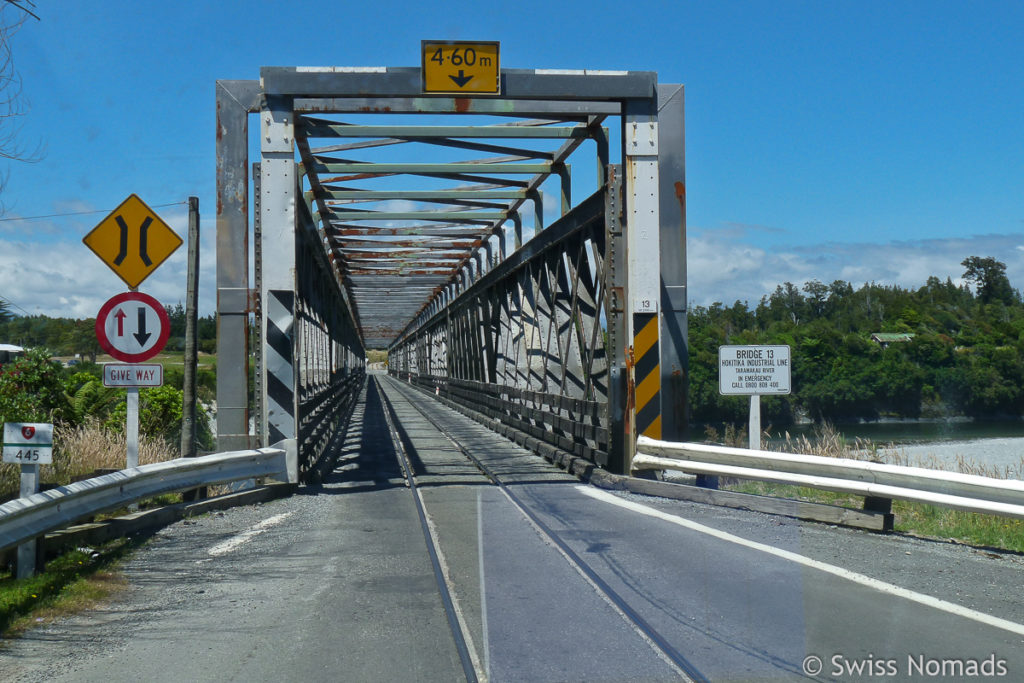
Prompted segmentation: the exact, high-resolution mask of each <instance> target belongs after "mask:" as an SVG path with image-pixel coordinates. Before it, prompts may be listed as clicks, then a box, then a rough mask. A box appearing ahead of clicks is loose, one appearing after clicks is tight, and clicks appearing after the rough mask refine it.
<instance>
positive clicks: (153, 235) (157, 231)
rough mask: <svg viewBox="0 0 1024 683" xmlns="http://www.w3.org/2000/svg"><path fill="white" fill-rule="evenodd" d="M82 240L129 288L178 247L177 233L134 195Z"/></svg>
mask: <svg viewBox="0 0 1024 683" xmlns="http://www.w3.org/2000/svg"><path fill="white" fill-rule="evenodd" d="M82 241H83V242H85V246H87V247H89V248H90V249H92V250H93V252H94V253H95V254H96V255H97V256H99V257H100V260H101V261H103V262H104V263H106V264H107V265H108V266H109V267H110V269H111V270H112V271H114V273H116V274H117V276H118V277H119V278H121V279H122V280H124V281H125V284H127V285H128V286H129V287H131V288H132V289H134V288H136V287H138V286H139V283H141V282H142V281H143V280H145V279H146V278H147V277H149V276H150V275H151V274H152V273H153V271H154V270H156V269H157V268H158V267H159V266H160V264H161V263H163V262H164V261H165V260H166V259H167V257H168V256H170V255H171V254H173V253H174V251H175V250H176V249H177V248H178V247H180V246H181V238H180V237H178V234H177V233H176V232H174V230H172V229H171V227H170V226H169V225H167V223H164V222H163V220H161V219H160V217H159V216H157V215H156V213H155V212H154V211H153V209H151V208H149V207H148V206H146V203H145V202H144V201H142V200H141V199H139V197H138V196H137V195H134V194H133V195H130V196H129V197H128V199H126V200H124V201H123V202H121V206H119V207H117V208H116V209H114V210H113V211H112V212H111V213H110V215H109V216H107V217H106V218H104V219H103V220H102V221H100V224H99V225H97V226H96V227H95V228H93V229H92V232H90V233H89V234H88V235H86V236H85V237H84V238H83V239H82Z"/></svg>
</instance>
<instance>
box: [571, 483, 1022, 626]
mask: <svg viewBox="0 0 1024 683" xmlns="http://www.w3.org/2000/svg"><path fill="white" fill-rule="evenodd" d="M576 489H577V490H578V491H580V492H581V493H583V494H584V495H587V496H590V497H591V498H595V499H597V500H601V501H604V502H606V503H610V504H612V505H617V506H619V507H622V508H625V509H627V510H632V511H633V512H638V513H640V514H642V515H647V516H648V517H654V518H655V519H660V520H663V521H666V522H670V523H672V524H676V525H678V526H681V527H684V528H687V529H690V530H692V531H697V532H699V533H702V534H707V535H708V536H713V537H714V538H718V539H720V540H723V541H727V542H729V543H735V544H736V545H741V546H744V547H746V548H750V549H752V550H759V551H761V552H763V553H767V554H769V555H774V556H775V557H779V558H782V559H784V560H789V561H790V562H795V563H797V564H800V565H803V566H805V567H810V568H811V569H817V570H818V571H822V572H825V573H826V574H832V575H833V576H837V577H839V578H841V579H846V580H847V581H852V582H853V583H857V584H860V585H862V586H866V587H868V588H873V589H875V590H877V591H879V592H881V593H886V594H888V595H894V596H896V597H900V598H904V599H906V600H910V601H912V602H916V603H918V604H920V605H924V606H926V607H931V608H933V609H937V610H941V611H943V612H947V613H949V614H953V615H956V616H958V617H963V618H965V619H971V620H972V621H976V622H978V623H981V624H985V625H987V626H992V627H994V628H998V629H1001V630H1004V631H1009V632H1010V633H1015V634H1017V635H1021V636H1024V625H1022V624H1018V623H1016V622H1013V621H1009V620H1007V619H1002V618H1000V617H996V616H993V615H991V614H986V613H984V612H979V611H977V610H973V609H970V608H968V607H963V606H961V605H957V604H954V603H952V602H947V601H945V600H941V599H939V598H935V597H932V596H930V595H925V594H924V593H917V592H915V591H912V590H909V589H906V588H901V587H899V586H896V585H894V584H891V583H887V582H885V581H879V580H878V579H873V578H871V577H870V576H865V575H864V574H858V573H857V572H852V571H850V570H848V569H843V568H842V567H837V566H835V565H832V564H828V563H826V562H820V561H818V560H814V559H811V558H809V557H806V556H804V555H799V554H797V553H794V552H790V551H788V550H782V549H781V548H776V547H774V546H770V545H767V544H764V543H758V542H757V541H750V540H747V539H745V538H742V537H740V536H735V535H733V534H730V533H727V532H725V531H719V530H718V529H715V528H713V527H709V526H705V525H703V524H699V523H697V522H692V521H690V520H688V519H684V518H682V517H677V516H676V515H671V514H669V513H667V512H662V511H661V510H657V509H655V508H652V507H648V506H646V505H641V504H640V503H634V502H632V501H629V500H625V499H623V498H619V497H618V496H616V495H614V494H612V493H608V492H606V491H602V490H600V489H596V488H594V487H592V486H583V485H581V486H577V487H576Z"/></svg>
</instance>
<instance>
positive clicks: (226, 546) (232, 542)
mask: <svg viewBox="0 0 1024 683" xmlns="http://www.w3.org/2000/svg"><path fill="white" fill-rule="evenodd" d="M294 514H295V511H294V510H293V511H292V512H282V513H281V514H279V515H274V516H273V517H267V518H266V519H265V520H263V521H262V522H260V523H259V524H255V525H253V526H252V527H251V528H249V529H246V530H245V531H243V532H241V533H239V534H236V535H234V536H232V537H231V538H229V539H228V540H226V541H223V542H222V543H218V544H217V545H215V546H213V547H212V548H210V549H209V550H208V551H207V554H209V555H212V556H213V557H217V556H218V555H224V554H225V553H230V552H231V551H232V550H234V549H235V548H237V547H238V546H240V545H242V544H243V543H245V542H246V541H248V540H249V539H251V538H253V537H255V536H259V535H260V534H262V533H263V532H264V531H266V530H267V529H269V528H270V527H272V526H274V525H275V524H280V523H281V522H283V521H284V520H286V519H288V518H289V517H291V516H292V515H294Z"/></svg>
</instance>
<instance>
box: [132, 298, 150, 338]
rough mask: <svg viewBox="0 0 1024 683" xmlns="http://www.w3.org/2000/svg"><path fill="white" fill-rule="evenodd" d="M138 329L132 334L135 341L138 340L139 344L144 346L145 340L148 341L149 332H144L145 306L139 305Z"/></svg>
mask: <svg viewBox="0 0 1024 683" xmlns="http://www.w3.org/2000/svg"><path fill="white" fill-rule="evenodd" d="M138 327H139V331H138V332H136V333H135V334H134V335H133V336H134V337H135V341H137V342H139V346H145V345H146V342H147V341H149V338H150V336H151V335H150V333H149V332H146V307H145V306H139V326H138Z"/></svg>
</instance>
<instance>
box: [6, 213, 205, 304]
mask: <svg viewBox="0 0 1024 683" xmlns="http://www.w3.org/2000/svg"><path fill="white" fill-rule="evenodd" d="M162 217H163V218H164V220H166V221H167V222H168V224H169V225H170V226H171V227H172V228H173V229H174V231H175V232H177V233H178V234H179V235H181V236H183V238H184V236H186V235H187V232H188V230H187V225H188V218H187V215H185V214H183V213H177V214H170V213H169V214H166V215H162ZM201 227H202V230H201V232H200V235H201V239H200V244H201V248H200V291H199V311H200V315H207V314H210V313H212V312H213V311H214V309H215V308H216V294H215V291H216V290H215V277H216V268H217V264H216V256H215V250H216V239H215V234H214V225H213V221H208V222H207V221H204V222H203V223H202V226H201ZM84 234H85V233H84V232H83V233H82V236H84ZM63 236H64V239H62V240H60V241H52V242H48V243H42V242H34V241H27V240H24V239H11V238H9V237H10V236H5V237H3V238H0V298H2V299H4V300H6V301H9V302H12V303H13V304H14V305H12V306H11V310H12V312H14V313H17V314H29V315H46V316H50V317H65V318H80V319H81V318H92V317H95V316H96V313H97V312H98V311H99V309H100V307H101V306H102V305H103V302H105V301H106V300H107V299H109V298H110V297H112V296H114V295H115V294H118V293H120V292H124V291H127V289H128V287H127V286H126V285H125V284H124V282H122V281H121V279H120V278H118V277H117V276H116V275H115V274H114V273H113V271H111V270H110V269H109V268H108V267H107V266H106V265H105V264H104V263H103V262H102V261H101V260H100V259H99V258H98V257H97V256H96V255H95V254H93V253H92V252H91V251H90V250H89V248H88V247H86V246H85V245H84V244H83V243H82V242H81V238H80V237H78V236H76V237H72V238H71V239H67V233H66V231H65V232H64V233H63ZM187 253H188V252H187V245H182V247H181V248H180V249H178V250H177V251H176V252H175V253H174V254H172V255H171V257H170V258H168V259H167V260H166V261H165V262H164V263H162V264H161V265H160V266H159V268H157V270H156V271H155V272H154V273H153V274H152V275H151V276H150V277H149V278H147V279H146V281H145V282H143V283H142V285H141V286H140V287H139V290H140V291H143V292H146V293H147V294H151V295H153V296H154V297H156V298H157V299H158V300H159V301H160V302H161V303H163V304H167V305H172V306H173V305H176V304H177V303H178V302H184V300H185V287H186V270H187Z"/></svg>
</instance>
